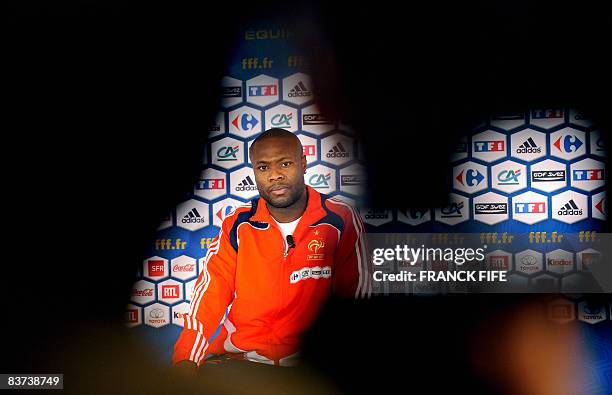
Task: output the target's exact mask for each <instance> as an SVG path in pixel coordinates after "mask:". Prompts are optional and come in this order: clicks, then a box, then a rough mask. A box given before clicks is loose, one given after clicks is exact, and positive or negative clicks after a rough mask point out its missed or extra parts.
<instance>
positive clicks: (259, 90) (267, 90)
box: [249, 85, 278, 97]
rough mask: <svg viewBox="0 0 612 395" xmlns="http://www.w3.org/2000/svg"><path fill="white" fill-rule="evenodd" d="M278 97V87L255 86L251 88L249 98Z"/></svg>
mask: <svg viewBox="0 0 612 395" xmlns="http://www.w3.org/2000/svg"><path fill="white" fill-rule="evenodd" d="M276 95H278V85H253V86H249V96H251V97H257V96H276Z"/></svg>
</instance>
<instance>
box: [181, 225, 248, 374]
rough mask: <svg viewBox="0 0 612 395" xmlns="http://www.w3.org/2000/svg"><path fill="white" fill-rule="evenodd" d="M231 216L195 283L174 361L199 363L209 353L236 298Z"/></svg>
mask: <svg viewBox="0 0 612 395" xmlns="http://www.w3.org/2000/svg"><path fill="white" fill-rule="evenodd" d="M230 218H232V219H235V217H234V216H230V217H228V218H226V220H225V221H224V222H223V225H222V227H221V231H220V232H219V234H218V235H217V237H215V239H214V240H213V242H212V243H211V244H210V246H209V249H208V252H207V254H206V257H205V258H204V259H203V261H202V265H203V269H202V270H201V272H200V274H199V276H198V279H197V281H196V283H195V286H194V291H193V296H192V299H191V305H190V307H189V312H188V313H186V314H184V315H183V320H184V321H183V322H184V326H183V331H182V332H181V334H180V336H179V338H178V340H177V341H176V343H175V345H174V354H173V355H172V364H176V363H178V362H180V361H184V360H189V361H193V362H195V363H196V364H197V365H198V366H200V365H201V364H202V363H203V362H204V358H205V357H206V355H207V351H208V347H209V341H210V337H211V336H212V335H213V334H214V333H215V330H216V329H217V328H218V327H219V325H220V324H221V322H222V321H223V319H224V317H225V311H226V310H227V307H228V306H229V304H230V303H231V301H232V299H233V297H234V279H235V274H236V258H237V253H236V250H235V249H234V247H233V246H232V244H231V243H230V237H229V231H230V229H231V225H230V222H231V223H232V224H233V222H234V221H228V220H229V219H230Z"/></svg>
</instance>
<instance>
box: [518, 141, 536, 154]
mask: <svg viewBox="0 0 612 395" xmlns="http://www.w3.org/2000/svg"><path fill="white" fill-rule="evenodd" d="M541 152H542V148H540V147H538V145H537V144H536V143H535V141H533V139H532V138H531V137H529V138H528V139H527V140H525V142H523V144H521V145H520V146H519V147H518V148H517V149H516V153H517V154H539V153H541Z"/></svg>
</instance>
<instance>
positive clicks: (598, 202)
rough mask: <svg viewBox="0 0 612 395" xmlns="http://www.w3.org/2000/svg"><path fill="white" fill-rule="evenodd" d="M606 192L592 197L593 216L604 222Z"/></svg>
mask: <svg viewBox="0 0 612 395" xmlns="http://www.w3.org/2000/svg"><path fill="white" fill-rule="evenodd" d="M606 213H607V209H606V192H605V191H604V192H599V193H598V194H595V195H593V196H592V197H591V216H592V217H593V218H596V219H600V220H602V221H605V220H606Z"/></svg>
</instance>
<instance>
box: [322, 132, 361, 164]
mask: <svg viewBox="0 0 612 395" xmlns="http://www.w3.org/2000/svg"><path fill="white" fill-rule="evenodd" d="M321 154H322V155H321V156H322V158H321V160H323V161H324V162H327V163H330V164H332V165H336V166H340V165H343V164H345V163H347V162H349V161H351V160H352V159H353V158H354V156H355V153H354V149H353V139H352V138H350V137H347V136H344V135H342V134H334V135H331V136H328V137H325V138H324V139H323V140H321Z"/></svg>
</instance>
